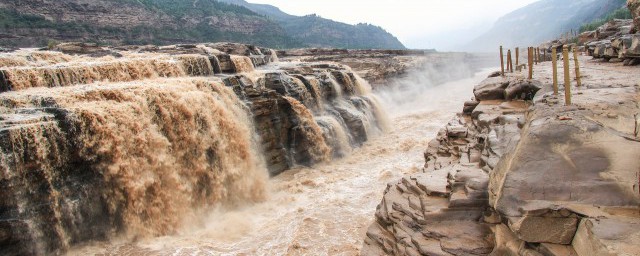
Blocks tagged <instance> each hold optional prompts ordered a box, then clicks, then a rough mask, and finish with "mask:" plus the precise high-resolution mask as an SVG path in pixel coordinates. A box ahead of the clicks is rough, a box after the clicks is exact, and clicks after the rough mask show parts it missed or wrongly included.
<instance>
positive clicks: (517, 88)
mask: <svg viewBox="0 0 640 256" xmlns="http://www.w3.org/2000/svg"><path fill="white" fill-rule="evenodd" d="M541 88H542V83H541V82H540V81H538V80H516V81H512V82H511V83H509V86H507V88H506V89H505V98H506V99H507V100H517V99H519V100H532V99H533V96H534V95H535V94H536V92H538V91H539V90H540V89H541Z"/></svg>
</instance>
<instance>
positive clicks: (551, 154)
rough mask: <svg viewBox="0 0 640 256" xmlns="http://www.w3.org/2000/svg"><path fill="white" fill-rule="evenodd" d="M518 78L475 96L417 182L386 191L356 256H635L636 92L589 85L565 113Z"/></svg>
mask: <svg viewBox="0 0 640 256" xmlns="http://www.w3.org/2000/svg"><path fill="white" fill-rule="evenodd" d="M589 71H591V70H587V71H586V72H589ZM592 72H595V71H592ZM518 77H519V75H517V73H516V75H515V77H514V76H507V77H493V78H488V79H487V80H485V81H484V82H482V83H481V84H480V85H478V86H476V88H475V90H474V91H475V94H476V99H477V101H472V102H466V103H465V105H464V112H463V114H460V115H458V116H457V117H456V118H455V119H453V120H452V121H451V122H449V124H447V125H446V127H445V128H444V129H442V130H441V131H440V132H439V133H438V136H437V138H436V139H434V140H432V141H431V142H430V143H429V147H428V149H427V151H426V152H425V158H426V164H425V168H424V170H423V172H422V173H419V174H414V175H411V176H407V177H404V178H402V179H401V180H400V181H397V182H392V183H389V184H388V186H387V188H386V190H385V193H384V197H383V199H382V202H381V204H380V205H379V206H378V208H377V210H376V215H375V217H376V220H375V222H374V223H373V224H372V225H371V226H370V227H369V230H368V232H367V237H366V238H365V241H364V245H363V249H362V255H554V256H555V255H558V256H559V255H638V253H640V246H638V244H639V242H640V240H639V237H640V231H639V230H638V229H637V226H638V225H639V224H640V214H638V213H639V212H640V191H639V186H640V184H638V182H639V181H638V170H640V161H638V159H639V158H638V156H639V154H640V153H639V152H640V142H639V141H640V140H638V137H637V123H638V121H637V118H636V117H635V116H634V114H636V113H639V112H640V108H639V107H638V96H637V95H638V87H637V86H633V84H629V83H628V82H627V83H626V85H623V86H616V88H608V86H602V85H597V84H592V83H590V81H587V82H585V84H587V89H582V90H579V93H578V94H577V95H575V94H574V105H572V106H564V105H563V104H562V103H561V102H560V100H559V99H561V98H563V96H562V95H560V96H554V95H553V92H552V91H551V89H550V88H549V86H541V85H542V83H541V82H539V81H530V80H523V79H522V78H518ZM614 83H615V82H614ZM509 84H518V85H519V86H515V88H523V90H524V91H527V92H529V91H530V90H529V88H530V85H535V86H531V88H536V89H535V90H534V91H533V93H535V91H537V94H535V95H536V96H535V98H529V97H526V99H527V101H523V100H519V99H518V100H507V98H506V96H504V95H505V92H506V91H507V88H508V85H509ZM525 84H526V85H525ZM541 87H542V89H540V88H541ZM538 89H540V91H538ZM516 95H517V94H516ZM634 124H636V125H635V127H636V131H635V132H636V133H635V134H634Z"/></svg>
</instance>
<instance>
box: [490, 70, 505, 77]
mask: <svg viewBox="0 0 640 256" xmlns="http://www.w3.org/2000/svg"><path fill="white" fill-rule="evenodd" d="M499 76H502V72H501V71H494V72H491V74H489V75H488V76H487V78H492V77H499Z"/></svg>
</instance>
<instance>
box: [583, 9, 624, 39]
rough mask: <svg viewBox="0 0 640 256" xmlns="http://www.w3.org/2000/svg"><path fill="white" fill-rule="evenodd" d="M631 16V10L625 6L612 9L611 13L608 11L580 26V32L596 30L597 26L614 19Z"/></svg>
mask: <svg viewBox="0 0 640 256" xmlns="http://www.w3.org/2000/svg"><path fill="white" fill-rule="evenodd" d="M631 18H633V17H632V16H631V12H630V11H629V9H627V7H622V8H620V9H617V10H615V11H613V12H612V13H609V14H608V15H607V16H605V17H603V18H601V19H596V20H594V21H592V22H590V23H587V24H584V25H582V26H580V33H582V32H585V31H592V30H596V29H597V28H598V27H600V26H602V25H604V24H605V23H607V22H609V21H611V20H614V19H631Z"/></svg>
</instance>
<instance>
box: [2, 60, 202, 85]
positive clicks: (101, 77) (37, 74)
mask: <svg viewBox="0 0 640 256" xmlns="http://www.w3.org/2000/svg"><path fill="white" fill-rule="evenodd" d="M0 73H2V75H3V77H5V78H6V80H8V81H10V83H8V84H7V85H6V86H5V87H6V88H10V90H22V89H26V88H31V87H61V86H70V85H75V84H87V83H93V82H99V81H109V82H126V81H134V80H139V79H146V78H156V77H178V76H185V75H191V76H209V75H213V68H212V67H211V64H210V62H209V59H208V58H207V57H206V56H201V55H179V56H177V57H175V58H167V57H164V58H146V59H125V60H111V61H106V62H93V63H92V62H85V63H82V62H79V63H75V62H74V63H69V64H56V65H53V66H43V67H36V68H34V67H10V68H4V69H1V70H0Z"/></svg>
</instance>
